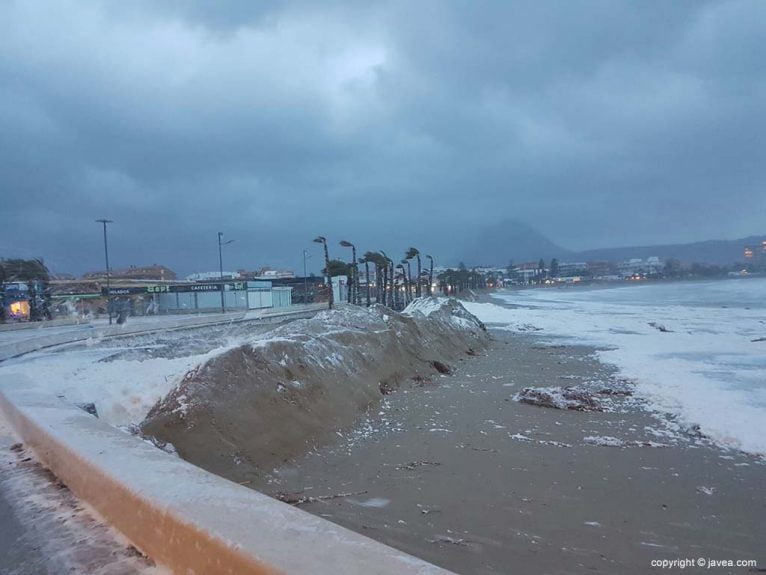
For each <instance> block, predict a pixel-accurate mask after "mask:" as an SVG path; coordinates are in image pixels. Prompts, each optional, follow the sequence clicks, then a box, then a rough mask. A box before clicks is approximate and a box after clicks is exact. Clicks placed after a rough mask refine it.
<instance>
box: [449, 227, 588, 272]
mask: <svg viewBox="0 0 766 575" xmlns="http://www.w3.org/2000/svg"><path fill="white" fill-rule="evenodd" d="M572 257H574V253H573V252H571V251H569V250H567V249H565V248H562V247H561V246H559V245H557V244H555V243H553V242H552V241H551V240H549V239H548V238H546V237H545V236H544V235H543V234H541V233H540V232H538V231H537V230H536V229H534V228H532V227H530V226H528V225H526V224H522V223H521V222H515V221H505V222H502V223H500V224H496V225H493V226H489V227H486V228H484V229H483V230H482V231H481V232H480V233H479V236H478V237H477V238H476V239H475V241H474V242H473V243H472V244H471V245H470V246H469V247H468V249H466V250H465V251H464V252H463V254H462V256H461V258H460V260H461V261H463V262H465V263H466V264H467V265H470V266H485V265H486V266H506V265H508V262H509V261H511V260H513V262H515V263H521V262H526V261H537V260H539V259H540V258H543V259H545V260H549V259H550V258H559V259H560V260H562V259H563V260H567V259H570V258H572Z"/></svg>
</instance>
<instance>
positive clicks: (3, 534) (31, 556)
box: [0, 415, 157, 575]
mask: <svg viewBox="0 0 766 575" xmlns="http://www.w3.org/2000/svg"><path fill="white" fill-rule="evenodd" d="M14 445H16V446H17V447H14V448H13V449H11V447H12V446H14ZM18 445H20V444H19V441H18V438H17V437H16V436H15V435H14V434H13V432H12V431H11V430H10V426H9V425H8V423H7V421H6V420H5V419H4V418H3V416H2V415H0V573H2V574H3V575H42V574H50V575H58V574H59V573H75V574H79V573H82V574H86V573H87V574H90V573H99V574H101V575H128V574H135V573H139V574H143V575H150V574H156V573H157V569H156V568H155V567H154V566H152V565H151V564H150V563H149V562H148V561H147V560H146V559H145V558H144V557H142V556H141V555H140V554H138V553H137V552H136V551H135V550H134V549H133V548H132V547H130V546H129V545H128V544H127V543H126V542H125V541H122V540H121V539H120V538H119V537H118V536H115V535H114V533H113V532H112V531H111V529H110V528H108V527H107V526H106V525H104V524H103V523H101V522H100V521H99V520H98V519H96V518H94V517H93V516H91V515H90V514H89V513H88V512H87V511H86V510H85V509H84V508H83V507H82V505H81V504H80V502H79V500H78V499H77V498H76V497H75V496H74V495H73V494H72V492H71V491H69V489H67V488H66V486H64V485H62V484H61V483H60V482H58V481H57V480H56V478H55V477H53V475H52V474H51V473H50V472H48V471H47V470H46V469H45V468H44V467H42V466H41V465H40V464H39V463H38V462H37V461H36V460H35V457H34V454H33V453H31V452H30V451H28V450H26V449H24V448H23V447H22V448H21V449H19V447H18Z"/></svg>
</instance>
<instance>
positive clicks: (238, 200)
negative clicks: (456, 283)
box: [0, 0, 766, 272]
mask: <svg viewBox="0 0 766 575" xmlns="http://www.w3.org/2000/svg"><path fill="white" fill-rule="evenodd" d="M0 12H2V14H1V15H2V17H0V120H2V125H3V130H2V131H1V132H0V153H1V154H2V157H3V163H4V166H3V169H2V170H1V171H0V188H2V190H3V225H2V227H1V228H0V250H1V251H2V253H3V254H4V255H14V254H19V255H29V254H34V255H46V256H47V257H48V259H49V260H50V261H52V262H54V266H55V267H57V268H61V270H62V271H74V272H81V271H84V269H90V268H96V267H98V266H99V264H100V251H99V250H100V244H99V243H98V230H97V229H95V224H93V219H94V218H96V217H104V216H106V217H111V218H112V219H115V220H117V223H116V224H115V226H114V227H113V232H112V233H113V237H114V240H113V242H112V245H113V249H114V251H115V257H114V261H115V265H128V264H131V263H134V264H140V263H150V262H154V261H158V262H160V261H161V262H163V263H166V264H168V265H170V266H171V267H176V268H178V269H179V271H182V272H186V271H192V270H201V269H207V268H211V267H215V265H214V264H215V263H216V262H215V249H214V248H215V234H216V232H217V231H218V230H223V231H225V232H226V233H227V235H230V236H231V237H236V239H237V241H236V242H235V243H234V244H232V245H231V246H230V248H229V250H228V253H227V259H228V261H230V262H231V264H232V265H231V267H254V266H256V265H263V264H270V265H287V266H291V267H295V268H297V267H298V263H299V260H300V252H301V249H302V248H303V247H305V246H307V245H309V246H310V240H311V238H312V237H313V236H314V235H316V234H318V233H322V234H324V235H327V236H329V237H335V236H337V239H343V238H348V239H352V240H356V241H357V243H358V244H359V245H360V246H363V247H364V249H370V248H372V249H380V248H382V249H386V250H387V251H389V252H394V253H395V251H396V250H400V251H403V250H404V248H406V247H407V246H408V245H410V244H417V245H419V246H421V247H422V249H423V250H424V251H434V252H435V253H434V255H438V256H439V257H440V258H441V259H443V260H450V258H453V257H457V255H458V254H459V253H460V251H461V250H460V248H461V243H462V242H467V241H469V240H470V238H471V237H472V236H473V235H475V230H476V227H477V226H484V225H489V224H494V223H496V222H498V221H501V220H503V219H506V218H508V217H512V218H515V219H518V220H522V221H525V222H527V223H528V224H531V225H533V226H535V227H538V228H539V229H540V230H541V231H543V232H544V233H546V234H548V235H549V236H550V237H551V238H552V239H553V240H554V241H556V242H558V243H560V244H563V245H565V246H566V247H570V248H573V249H580V248H588V247H602V246H608V245H616V244H619V245H627V244H631V243H641V244H647V243H666V242H673V241H690V240H698V239H706V238H707V237H710V236H714V237H737V236H744V235H749V234H753V233H759V232H762V231H763V230H762V228H761V226H762V222H761V218H760V217H759V216H758V214H759V213H761V214H762V213H763V209H764V208H766V198H764V196H763V194H762V191H761V188H762V182H763V179H764V175H766V174H765V172H766V167H764V166H766V162H764V160H766V158H764V149H766V147H764V146H763V140H762V134H763V133H764V128H766V113H764V111H763V108H762V104H761V103H762V102H763V101H764V97H765V96H766V94H765V93H764V92H766V89H765V86H766V81H765V79H764V73H763V71H762V65H761V62H760V53H761V52H762V51H763V47H764V46H766V24H764V23H765V22H766V17H765V16H766V6H764V4H763V3H762V2H758V1H736V0H735V1H729V2H724V1H721V2H717V1H708V2H673V3H670V2H667V3H664V2H663V3H653V4H650V5H646V4H636V3H633V2H580V3H572V2H566V1H561V2H545V3H538V2H488V3H482V4H463V3H447V2H418V3H410V2H406V3H405V2H392V3H385V4H375V5H373V6H362V5H360V4H358V3H344V2H333V3H327V4H325V3H323V4H322V5H317V4H315V3H290V4H282V3H277V2H268V3H251V2H231V3H226V4H219V3H216V4H210V3H207V2H166V3H159V4H157V3H153V2H136V3H129V4H128V3H117V4H115V3H110V2H77V3H75V2H61V3H55V4H50V3H43V2H33V1H30V2H23V3H21V2H18V3H14V2H11V3H6V4H4V5H3V6H2V8H0ZM312 249H313V248H312ZM318 267H319V266H318V265H317V266H314V268H315V269H318Z"/></svg>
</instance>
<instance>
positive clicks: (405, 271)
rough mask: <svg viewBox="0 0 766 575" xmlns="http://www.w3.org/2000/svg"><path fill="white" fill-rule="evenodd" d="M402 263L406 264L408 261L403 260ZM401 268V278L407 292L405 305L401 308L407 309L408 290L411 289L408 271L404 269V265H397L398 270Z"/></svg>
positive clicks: (405, 293)
mask: <svg viewBox="0 0 766 575" xmlns="http://www.w3.org/2000/svg"><path fill="white" fill-rule="evenodd" d="M402 261H403V262H404V261H406V260H402ZM399 268H401V269H402V273H401V276H400V277H401V278H402V283H403V284H404V288H405V292H404V304H403V305H402V306H401V307H402V308H405V307H407V290H408V289H409V287H408V282H407V270H405V269H404V264H396V269H399ZM394 287H396V286H395V285H394ZM394 301H396V300H394Z"/></svg>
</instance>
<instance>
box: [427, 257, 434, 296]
mask: <svg viewBox="0 0 766 575" xmlns="http://www.w3.org/2000/svg"><path fill="white" fill-rule="evenodd" d="M426 257H427V258H428V259H429V260H431V269H430V270H429V271H428V295H433V289H434V288H433V284H434V258H432V257H431V256H426Z"/></svg>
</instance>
